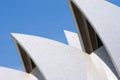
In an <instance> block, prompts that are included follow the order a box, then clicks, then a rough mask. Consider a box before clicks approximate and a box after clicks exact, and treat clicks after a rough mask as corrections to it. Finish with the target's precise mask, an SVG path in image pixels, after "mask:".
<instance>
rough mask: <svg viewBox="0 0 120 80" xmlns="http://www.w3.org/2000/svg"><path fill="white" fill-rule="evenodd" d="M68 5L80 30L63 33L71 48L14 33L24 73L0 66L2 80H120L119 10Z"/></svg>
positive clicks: (92, 1)
mask: <svg viewBox="0 0 120 80" xmlns="http://www.w3.org/2000/svg"><path fill="white" fill-rule="evenodd" d="M67 2H68V5H69V8H70V10H71V13H72V17H73V20H74V23H75V26H76V30H77V33H74V32H71V31H67V30H64V33H65V36H66V39H67V41H68V45H66V44H63V43H60V42H58V41H54V40H50V39H46V38H42V37H37V36H32V35H25V34H17V33H11V36H12V39H13V41H14V44H15V47H16V49H17V51H18V54H19V57H20V60H21V62H22V65H23V67H24V71H19V70H14V69H9V68H4V67H0V80H120V7H118V6H116V5H114V4H112V3H110V2H107V1H106V0H68V1H67Z"/></svg>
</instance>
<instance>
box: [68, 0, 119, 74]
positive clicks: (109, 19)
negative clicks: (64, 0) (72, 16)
mask: <svg viewBox="0 0 120 80" xmlns="http://www.w3.org/2000/svg"><path fill="white" fill-rule="evenodd" d="M68 1H69V2H70V1H72V2H73V3H74V4H75V5H76V6H77V8H78V9H79V10H80V11H81V12H82V13H83V15H84V16H85V18H86V19H87V20H88V21H89V22H90V24H91V25H92V28H93V29H94V30H95V32H96V33H97V35H98V36H99V38H100V39H101V41H102V43H103V45H104V46H105V49H106V50H107V52H108V54H109V56H110V58H111V59H112V62H113V64H114V66H115V67H116V70H117V72H118V74H119V75H120V58H119V56H120V35H119V34H120V7H118V6H116V5H114V4H112V3H109V2H107V1H106V0H68Z"/></svg>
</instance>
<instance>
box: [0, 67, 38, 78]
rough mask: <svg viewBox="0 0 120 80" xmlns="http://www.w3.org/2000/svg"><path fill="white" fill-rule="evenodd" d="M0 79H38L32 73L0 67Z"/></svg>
mask: <svg viewBox="0 0 120 80" xmlns="http://www.w3.org/2000/svg"><path fill="white" fill-rule="evenodd" d="M0 80H38V79H37V78H36V77H34V76H33V75H32V74H28V73H25V72H22V71H18V70H14V69H10V68H4V67H0Z"/></svg>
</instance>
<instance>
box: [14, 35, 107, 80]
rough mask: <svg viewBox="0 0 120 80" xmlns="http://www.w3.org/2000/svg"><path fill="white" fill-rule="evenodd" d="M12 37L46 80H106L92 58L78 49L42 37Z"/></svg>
mask: <svg viewBox="0 0 120 80" xmlns="http://www.w3.org/2000/svg"><path fill="white" fill-rule="evenodd" d="M12 36H13V38H14V39H15V41H16V42H17V43H19V44H20V45H21V46H22V47H23V48H24V50H25V51H27V53H28V55H29V56H30V57H31V59H32V60H33V61H34V63H35V64H36V66H37V67H38V69H39V70H40V71H41V72H42V74H43V76H44V77H45V78H46V80H106V79H104V78H103V77H101V76H99V73H98V72H97V70H96V67H95V66H94V64H93V63H92V60H91V58H90V56H89V55H88V54H85V53H83V52H82V51H80V50H79V49H77V48H74V47H70V46H67V45H65V44H62V43H59V42H56V41H53V40H48V39H45V38H41V37H35V36H30V35H23V34H12ZM81 53H83V54H81Z"/></svg>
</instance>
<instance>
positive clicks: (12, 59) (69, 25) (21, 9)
mask: <svg viewBox="0 0 120 80" xmlns="http://www.w3.org/2000/svg"><path fill="white" fill-rule="evenodd" d="M108 1H110V2H112V3H114V4H116V5H118V6H120V0H108ZM64 29H65V30H70V31H73V32H75V27H74V23H73V20H72V17H71V13H70V11H69V8H68V5H67V2H66V0H0V66H5V67H10V68H15V69H22V68H21V64H20V61H19V57H18V54H17V51H16V49H15V46H14V44H13V41H12V39H11V37H10V33H11V32H14V33H24V34H32V35H37V36H42V37H47V38H50V39H54V40H57V41H60V42H63V43H67V41H66V40H65V36H64V34H63V30H64Z"/></svg>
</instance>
